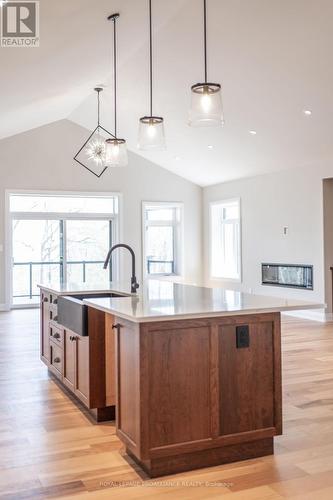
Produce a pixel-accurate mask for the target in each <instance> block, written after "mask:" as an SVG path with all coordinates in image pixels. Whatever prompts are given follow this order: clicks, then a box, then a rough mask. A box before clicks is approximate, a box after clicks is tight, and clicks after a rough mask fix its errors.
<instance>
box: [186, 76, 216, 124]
mask: <svg viewBox="0 0 333 500" xmlns="http://www.w3.org/2000/svg"><path fill="white" fill-rule="evenodd" d="M221 94H222V92H221V85H220V84H219V83H197V84H196V85H193V86H192V87H191V108H190V116H189V125H191V126H192V127H217V126H221V125H223V124H224V119H223V107H222V95H221Z"/></svg>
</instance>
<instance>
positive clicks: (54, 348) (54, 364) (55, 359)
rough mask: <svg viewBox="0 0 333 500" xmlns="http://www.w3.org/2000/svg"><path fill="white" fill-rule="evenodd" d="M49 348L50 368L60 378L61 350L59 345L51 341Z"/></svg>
mask: <svg viewBox="0 0 333 500" xmlns="http://www.w3.org/2000/svg"><path fill="white" fill-rule="evenodd" d="M50 350H51V361H50V370H51V372H52V373H54V374H55V375H56V376H57V377H59V378H62V363H63V351H62V349H61V347H59V346H58V345H56V344H55V343H54V342H53V341H52V342H50Z"/></svg>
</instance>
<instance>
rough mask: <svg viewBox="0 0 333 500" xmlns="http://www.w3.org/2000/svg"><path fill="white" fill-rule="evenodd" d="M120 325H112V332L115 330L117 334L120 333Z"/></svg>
mask: <svg viewBox="0 0 333 500" xmlns="http://www.w3.org/2000/svg"><path fill="white" fill-rule="evenodd" d="M120 328H121V325H120V324H119V323H117V324H115V325H112V330H117V332H119V331H120Z"/></svg>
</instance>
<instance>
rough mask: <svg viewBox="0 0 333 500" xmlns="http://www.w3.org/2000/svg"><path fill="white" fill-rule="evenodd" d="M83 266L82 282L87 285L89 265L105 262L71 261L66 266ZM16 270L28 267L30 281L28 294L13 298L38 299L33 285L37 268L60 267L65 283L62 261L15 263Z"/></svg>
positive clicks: (60, 274) (61, 279)
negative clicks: (34, 271)
mask: <svg viewBox="0 0 333 500" xmlns="http://www.w3.org/2000/svg"><path fill="white" fill-rule="evenodd" d="M72 264H73V265H81V266H82V281H83V283H85V281H86V275H87V265H89V264H101V266H103V264H104V261H103V260H70V261H67V262H66V265H67V266H69V265H72ZM13 266H14V269H15V267H16V266H17V267H18V266H21V267H22V266H25V267H28V269H29V279H28V287H27V291H28V293H27V294H23V295H16V294H13V298H24V297H28V298H29V299H32V298H33V297H38V296H39V294H38V293H34V290H33V289H34V285H33V269H34V268H36V267H42V266H59V276H60V281H61V282H62V281H64V263H63V262H61V261H55V262H51V261H46V262H14V263H13ZM110 281H111V276H110Z"/></svg>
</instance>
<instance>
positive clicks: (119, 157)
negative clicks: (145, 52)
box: [105, 14, 128, 167]
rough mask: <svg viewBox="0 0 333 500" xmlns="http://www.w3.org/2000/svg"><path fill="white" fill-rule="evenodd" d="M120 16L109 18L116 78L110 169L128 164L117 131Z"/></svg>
mask: <svg viewBox="0 0 333 500" xmlns="http://www.w3.org/2000/svg"><path fill="white" fill-rule="evenodd" d="M118 17H119V14H112V15H111V16H109V17H108V20H109V21H112V22H113V76H114V137H112V138H108V139H107V140H106V141H105V149H106V151H105V155H106V164H107V165H108V166H110V167H125V166H126V165H127V164H128V156H127V145H126V141H125V139H119V138H118V135H117V133H118V130H117V29H116V23H117V19H118Z"/></svg>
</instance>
